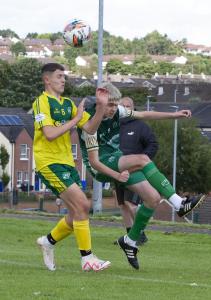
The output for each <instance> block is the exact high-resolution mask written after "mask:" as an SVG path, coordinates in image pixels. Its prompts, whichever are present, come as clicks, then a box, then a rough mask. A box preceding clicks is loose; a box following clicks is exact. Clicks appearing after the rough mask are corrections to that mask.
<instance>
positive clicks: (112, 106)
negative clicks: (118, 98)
mask: <svg viewBox="0 0 211 300" xmlns="http://www.w3.org/2000/svg"><path fill="white" fill-rule="evenodd" d="M118 104H119V103H118V102H108V104H107V105H106V109H105V114H104V117H105V118H109V119H112V118H113V116H114V115H115V113H116V111H117V108H118Z"/></svg>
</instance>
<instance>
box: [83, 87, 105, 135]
mask: <svg viewBox="0 0 211 300" xmlns="http://www.w3.org/2000/svg"><path fill="white" fill-rule="evenodd" d="M107 103H108V91H107V90H106V89H103V88H98V89H97V91H96V112H95V114H94V116H93V117H92V118H91V119H89V121H87V122H86V123H85V124H84V125H83V129H84V130H85V131H86V132H87V133H89V134H94V133H95V132H96V131H97V129H98V127H99V125H100V123H101V121H102V119H103V116H104V112H105V107H106V105H107Z"/></svg>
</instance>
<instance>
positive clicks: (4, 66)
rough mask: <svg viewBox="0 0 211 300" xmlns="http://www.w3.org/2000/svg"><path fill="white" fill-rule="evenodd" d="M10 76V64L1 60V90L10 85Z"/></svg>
mask: <svg viewBox="0 0 211 300" xmlns="http://www.w3.org/2000/svg"><path fill="white" fill-rule="evenodd" d="M10 74H11V66H10V64H9V63H8V62H7V61H4V60H1V59H0V89H3V88H5V87H6V86H7V85H8V84H9V78H10Z"/></svg>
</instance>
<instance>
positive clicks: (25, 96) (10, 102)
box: [0, 58, 43, 109]
mask: <svg viewBox="0 0 211 300" xmlns="http://www.w3.org/2000/svg"><path fill="white" fill-rule="evenodd" d="M41 66H42V65H41V63H39V62H38V61H37V60H36V59H29V58H24V59H20V60H18V61H17V62H15V63H14V64H12V65H11V72H10V75H9V78H8V84H7V85H6V86H5V88H3V89H1V90H0V106H7V107H13V106H16V107H23V108H26V109H29V108H31V105H32V102H33V100H34V99H35V97H37V96H38V95H39V94H40V93H41V91H42V89H43V83H42V79H41Z"/></svg>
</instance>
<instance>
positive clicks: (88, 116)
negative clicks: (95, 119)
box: [71, 101, 90, 128]
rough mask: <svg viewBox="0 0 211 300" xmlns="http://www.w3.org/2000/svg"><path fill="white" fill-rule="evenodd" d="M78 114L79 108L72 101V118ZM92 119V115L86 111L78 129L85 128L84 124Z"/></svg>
mask: <svg viewBox="0 0 211 300" xmlns="http://www.w3.org/2000/svg"><path fill="white" fill-rule="evenodd" d="M76 114H77V107H76V105H75V103H74V102H73V101H72V116H71V117H72V118H74V117H75V116H76ZM89 119H90V114H89V113H88V112H86V111H84V112H83V117H82V118H81V120H80V121H79V122H78V123H77V127H79V128H82V127H83V126H84V124H86V123H87V122H88V120H89Z"/></svg>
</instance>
